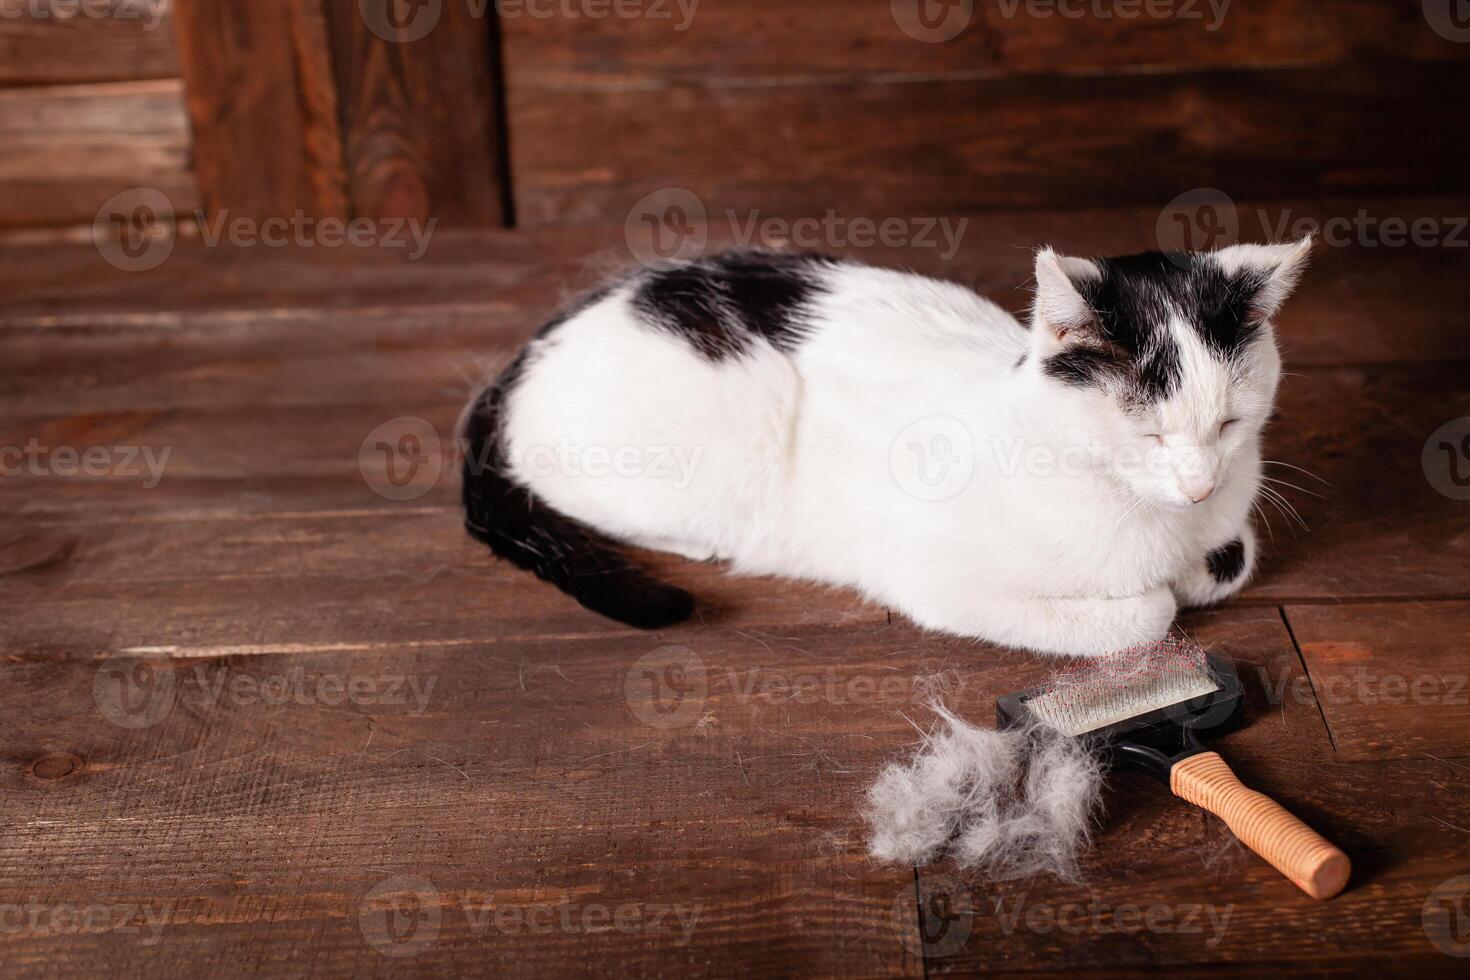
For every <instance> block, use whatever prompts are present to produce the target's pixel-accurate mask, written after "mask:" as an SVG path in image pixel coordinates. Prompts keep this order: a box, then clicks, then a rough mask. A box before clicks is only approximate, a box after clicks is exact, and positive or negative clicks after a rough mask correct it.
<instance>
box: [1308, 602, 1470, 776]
mask: <svg viewBox="0 0 1470 980" xmlns="http://www.w3.org/2000/svg"><path fill="white" fill-rule="evenodd" d="M1286 615H1287V618H1288V620H1289V621H1290V623H1291V628H1292V631H1293V634H1294V635H1295V637H1296V642H1297V645H1298V646H1299V647H1300V648H1301V652H1302V657H1303V658H1304V659H1305V660H1306V664H1307V669H1308V671H1310V673H1311V683H1312V687H1313V690H1314V691H1315V693H1316V698H1317V701H1318V703H1320V704H1321V706H1322V712H1323V714H1324V715H1325V716H1326V719H1327V724H1328V726H1329V727H1330V728H1331V729H1332V741H1333V744H1334V745H1335V746H1336V748H1337V756H1338V758H1340V759H1348V760H1354V761H1356V760H1368V759H1415V758H1420V759H1422V758H1425V757H1426V756H1427V757H1435V756H1452V757H1453V756H1465V755H1470V711H1467V710H1466V708H1467V707H1470V664H1467V661H1466V658H1465V649H1464V638H1465V636H1466V635H1467V633H1470V603H1467V602H1413V603H1395V604H1370V605H1364V604H1358V603H1354V604H1352V605H1346V606H1335V605H1334V606H1288V607H1287V609H1286Z"/></svg>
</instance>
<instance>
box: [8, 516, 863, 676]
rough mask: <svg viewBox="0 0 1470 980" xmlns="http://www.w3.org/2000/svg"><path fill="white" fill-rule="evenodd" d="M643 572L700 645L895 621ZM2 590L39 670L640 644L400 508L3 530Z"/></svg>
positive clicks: (740, 581)
mask: <svg viewBox="0 0 1470 980" xmlns="http://www.w3.org/2000/svg"><path fill="white" fill-rule="evenodd" d="M451 489H452V488H451V487H446V490H451ZM444 496H449V494H448V493H446V494H444ZM434 499H436V500H439V499H442V498H441V497H438V496H436V497H435V498H434ZM637 557H638V560H639V561H640V562H641V563H644V564H646V565H647V566H648V567H649V568H651V569H653V570H654V571H656V572H657V573H658V574H659V575H660V576H661V577H663V578H665V579H666V580H668V581H670V582H674V583H676V584H679V585H681V586H683V587H685V588H687V589H689V590H690V591H692V592H693V593H694V595H695V597H696V599H697V600H698V608H697V611H696V615H695V617H694V619H693V620H691V621H690V623H689V624H687V625H685V626H681V627H679V628H677V629H673V630H670V631H668V634H667V638H669V642H673V641H674V639H677V638H679V637H684V638H685V639H687V640H690V641H691V642H692V640H693V638H694V637H698V636H700V635H703V634H704V633H705V632H707V631H708V630H709V629H710V628H714V627H752V626H755V627H780V628H783V629H784V628H785V627H787V626H791V625H809V624H821V623H827V624H835V623H886V622H887V621H888V614H887V612H886V611H885V610H884V609H883V608H882V607H881V606H877V605H873V604H870V603H867V602H865V601H863V599H862V598H861V597H859V596H857V595H856V594H854V593H851V592H847V591H844V590H837V589H826V588H821V587H817V586H811V585H801V584H796V583H790V582H778V581H775V580H772V579H766V578H736V577H733V576H730V575H729V574H727V572H726V571H725V569H724V567H723V566H721V565H718V564H714V563H693V562H687V561H683V560H681V559H678V558H675V557H673V556H670V555H649V554H642V553H640V554H638V556H637ZM0 580H3V581H4V583H5V591H4V595H3V597H0V619H3V623H0V644H3V650H4V652H5V653H9V654H17V655H19V654H24V655H27V656H38V657H62V658H76V657H91V656H98V655H104V654H110V653H115V652H117V651H119V650H127V649H135V648H144V647H146V648H158V647H171V648H177V649H178V650H179V651H181V652H180V654H179V655H181V656H184V655H187V656H196V655H204V654H207V653H209V652H210V651H216V650H247V649H248V650H264V651H272V650H277V651H279V650H291V649H301V648H306V647H312V646H318V647H322V648H323V649H334V648H338V647H340V648H342V649H369V650H379V649H383V648H385V647H388V646H392V645H395V644H396V645H406V646H414V645H419V644H431V645H433V644H439V645H443V646H446V647H448V648H458V647H463V646H466V645H473V644H475V643H488V642H499V641H500V640H502V639H505V638H508V637H515V636H547V635H558V636H573V635H580V634H598V633H637V631H636V630H633V629H631V628H630V627H626V626H623V625H622V624H620V623H616V622H613V621H611V620H607V619H603V618H602V617H600V616H597V615H595V614H593V613H591V612H588V611H587V610H585V609H583V608H582V607H581V606H579V605H577V603H576V602H575V601H573V600H572V599H570V598H568V597H567V596H565V595H563V594H562V593H561V592H558V591H557V590H556V589H555V588H553V587H552V586H550V585H547V584H545V583H544V582H541V581H540V580H539V579H537V578H536V577H535V576H533V575H531V574H530V573H528V572H522V571H520V570H519V569H516V568H514V567H513V566H511V565H509V564H508V563H506V562H503V561H501V560H499V559H497V558H495V557H494V556H493V555H492V554H491V553H490V551H489V550H488V549H487V548H485V546H484V545H482V544H480V543H478V542H476V541H472V540H471V539H470V537H469V536H468V535H467V534H466V533H465V531H464V527H463V520H462V518H461V515H460V514H459V512H458V510H457V509H456V508H454V507H453V506H449V505H444V506H437V507H421V506H417V502H405V503H403V504H400V505H397V506H396V507H395V505H394V504H393V502H391V501H386V500H382V499H379V501H378V507H377V508H376V509H374V510H368V509H364V510H357V511H348V510H344V511H339V512H337V513H327V514H319V515H313V514H308V513H298V514H289V515H277V516H263V517H249V516H241V517H237V518H231V519H228V520H187V519H181V518H180V517H178V516H176V515H167V516H165V518H164V519H163V520H156V521H128V522H123V523H103V522H95V523H93V522H87V523H81V522H78V523H74V524H66V525H53V526H46V527H40V526H22V525H16V524H12V525H9V526H7V527H6V528H5V529H4V530H0ZM681 642H682V641H681ZM197 651H203V653H202V654H201V653H197Z"/></svg>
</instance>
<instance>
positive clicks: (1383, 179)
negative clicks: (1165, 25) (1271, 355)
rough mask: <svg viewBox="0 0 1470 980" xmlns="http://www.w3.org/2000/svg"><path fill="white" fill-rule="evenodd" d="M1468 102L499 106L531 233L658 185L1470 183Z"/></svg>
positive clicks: (849, 96) (867, 199)
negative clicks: (1463, 115) (1410, 150)
mask: <svg viewBox="0 0 1470 980" xmlns="http://www.w3.org/2000/svg"><path fill="white" fill-rule="evenodd" d="M1424 91H1435V92H1437V93H1440V97H1437V98H1436V99H1434V100H1432V101H1429V102H1425V101H1423V100H1422V99H1420V98H1419V93H1422V92H1424ZM1467 96H1470V73H1467V72H1465V71H1464V69H1463V68H1462V67H1461V66H1460V65H1458V64H1456V63H1426V64H1403V65H1395V66H1384V67H1377V66H1375V67H1371V68H1370V67H1368V66H1360V65H1354V66H1346V67H1332V68H1321V69H1317V68H1313V69H1293V68H1283V69H1272V70H1267V71H1235V72H1227V71H1218V72H1200V73H1189V74H1170V75H1161V76H1155V75H1129V76H1109V77H1104V78H1062V77H1051V78H1045V79H1037V78H1032V77H1027V78H1020V79H1013V78H1001V79H986V80H977V81H969V80H967V81H956V80H953V79H946V78H943V77H941V78H938V79H929V78H923V79H919V80H915V81H913V82H911V83H905V84H901V85H864V84H855V83H854V84H849V83H846V82H836V83H814V84H810V85H801V86H776V87H771V88H768V87H764V86H756V87H740V86H735V87H721V88H697V89H695V88H683V87H677V88H672V89H669V90H667V91H662V92H659V93H658V94H657V96H656V97H655V96H652V95H651V94H650V93H648V92H643V91H638V90H622V89H608V90H599V91H590V92H588V91H569V92H556V91H550V90H540V91H527V90H524V89H517V88H515V87H514V86H513V85H512V86H511V88H510V90H509V103H508V112H509V118H510V127H511V131H512V132H513V133H515V134H516V138H515V139H514V140H513V141H512V146H511V154H512V160H513V175H514V181H513V183H514V186H515V194H516V213H517V215H518V217H519V219H520V221H521V222H522V223H523V224H525V225H526V226H528V227H538V226H543V225H549V224H575V223H590V222H597V221H617V222H621V221H622V220H623V219H624V218H626V217H627V216H628V214H629V212H630V211H631V210H632V209H633V208H634V205H635V204H636V203H637V202H638V201H639V200H640V199H641V198H643V197H644V196H645V195H648V194H650V193H653V192H654V191H657V190H659V189H662V188H670V187H676V188H684V189H687V190H688V191H690V192H692V193H693V194H695V195H697V196H698V197H699V198H700V199H701V200H702V201H703V203H704V208H705V210H706V211H707V212H709V213H713V214H716V215H723V214H724V213H725V212H726V211H727V210H734V211H735V212H737V213H738V214H739V215H741V216H743V217H748V216H749V215H750V214H752V213H755V212H759V213H762V214H766V215H786V216H793V215H816V216H821V215H824V214H825V213H826V212H827V211H828V210H829V209H832V210H835V211H836V212H837V213H838V214H839V215H845V216H847V217H848V218H849V219H851V218H852V217H855V216H865V217H867V218H869V219H877V220H881V219H883V218H886V217H889V216H919V215H931V216H932V215H940V214H954V213H966V212H974V211H985V210H994V209H1001V208H1017V209H1020V208H1046V207H1053V208H1056V207H1088V206H1103V205H1107V206H1116V205H1119V204H1142V203H1148V202H1155V203H1160V204H1161V203H1162V202H1163V201H1167V200H1168V199H1170V198H1172V197H1174V196H1175V195H1177V194H1182V193H1184V192H1186V191H1189V190H1191V189H1194V188H1202V187H1218V188H1220V189H1222V190H1224V191H1225V192H1226V193H1228V194H1230V195H1231V196H1233V197H1237V198H1243V197H1277V196H1294V195H1312V194H1326V193H1349V192H1352V193H1366V192H1373V191H1385V190H1400V191H1412V190H1419V191H1438V190H1450V189H1463V188H1464V187H1465V176H1464V173H1465V172H1464V168H1463V167H1461V166H1460V164H1459V162H1460V160H1461V159H1463V157H1464V151H1465V146H1464V145H1463V139H1462V134H1463V132H1464V129H1463V127H1460V126H1459V125H1458V120H1459V115H1458V108H1457V107H1458V106H1459V105H1460V104H1462V103H1463V101H1464V100H1465V99H1466V97H1467ZM1406 105H1414V106H1415V109H1414V111H1413V112H1406V111H1404V108H1403V107H1404V106H1406ZM977 107H983V111H979V110H977ZM1306 134H1310V138H1307V136H1306ZM1403 146H1415V147H1417V148H1419V152H1416V153H1415V154H1413V155H1411V156H1406V155H1404V154H1402V153H1401V152H1399V148H1400V147H1403ZM772 161H780V164H779V168H777V167H775V166H774V165H773V164H772ZM1283 161H1290V164H1289V165H1285V164H1283Z"/></svg>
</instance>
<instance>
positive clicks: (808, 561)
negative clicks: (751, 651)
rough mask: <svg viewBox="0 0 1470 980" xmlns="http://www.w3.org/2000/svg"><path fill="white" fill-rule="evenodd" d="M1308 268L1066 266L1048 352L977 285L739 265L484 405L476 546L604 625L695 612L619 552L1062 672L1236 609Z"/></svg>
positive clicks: (631, 310)
mask: <svg viewBox="0 0 1470 980" xmlns="http://www.w3.org/2000/svg"><path fill="white" fill-rule="evenodd" d="M1310 249H1311V242H1310V240H1303V241H1301V242H1297V243H1295V244H1285V245H1235V246H1231V247H1229V248H1225V249H1222V250H1220V251H1217V252H1213V253H1188V254H1167V255H1166V254H1163V253H1158V252H1150V253H1146V254H1142V255H1132V256H1127V257H1123V258H1111V259H1097V260H1089V259H1081V258H1069V257H1065V256H1061V255H1057V254H1056V253H1054V252H1053V251H1051V250H1050V249H1042V250H1041V251H1040V252H1039V253H1038V254H1037V256H1036V299H1035V305H1034V307H1033V310H1032V316H1031V320H1032V323H1031V327H1030V329H1029V330H1028V329H1027V328H1026V327H1025V326H1023V325H1022V324H1021V323H1019V322H1017V320H1016V319H1015V318H1013V317H1012V316H1010V315H1009V314H1008V313H1006V312H1005V311H1004V310H1002V309H1001V308H1000V307H998V306H996V305H995V304H993V303H991V302H989V301H988V300H985V299H983V298H981V297H980V296H978V295H976V294H975V293H974V292H972V291H971V290H969V289H966V288H963V287H961V286H959V285H955V284H953V283H948V282H941V281H937V280H934V279H929V278H925V277H923V276H918V275H912V274H908V273H903V272H896V271H891V270H888V269H880V268H874V267H871V266H867V265H863V264H860V263H858V262H853V261H845V260H835V259H830V258H825V257H818V256H808V255H786V254H774V253H764V252H762V253H754V252H735V253H729V254H724V255H720V256H717V257H713V258H708V259H704V260H700V261H697V262H687V263H678V264H671V265H669V266H667V267H664V268H657V269H651V270H643V271H640V272H637V273H635V274H632V275H630V276H629V277H627V278H625V279H623V280H621V281H619V282H616V283H614V284H613V285H610V286H608V287H606V288H604V289H603V290H601V291H599V292H598V293H596V294H595V295H592V296H589V297H587V298H586V299H584V300H583V301H582V302H581V303H579V304H577V305H575V306H574V307H573V308H571V309H569V310H567V311H566V312H565V313H563V314H562V315H560V316H559V317H557V318H556V319H555V320H554V321H552V322H551V323H549V324H547V326H546V327H545V328H544V329H543V330H542V331H541V332H540V334H538V335H537V337H536V339H535V340H533V341H532V342H531V343H530V344H529V345H528V346H527V347H526V348H525V350H524V351H522V352H521V354H520V356H519V357H517V358H516V360H515V361H514V363H513V364H512V365H511V366H510V367H509V368H508V369H507V370H506V371H505V373H504V374H502V375H501V376H500V378H499V379H498V380H497V381H496V382H495V383H494V384H493V385H492V386H491V387H490V388H488V389H487V390H486V391H484V392H483V393H482V394H481V395H480V396H479V397H478V398H477V399H476V400H475V401H474V402H473V403H472V404H471V406H470V408H469V411H468V415H467V419H466V423H465V424H466V432H465V435H466V441H465V443H464V445H465V446H466V460H465V473H464V503H465V507H466V512H467V513H466V519H467V523H468V527H469V530H470V532H471V533H472V534H473V535H474V536H475V537H477V538H479V539H480V540H482V541H485V542H486V543H488V544H489V545H490V547H491V548H493V549H494V550H495V552H496V553H497V554H499V555H502V556H504V557H505V558H508V559H510V560H511V561H513V562H515V563H516V564H517V565H520V566H521V567H523V568H527V569H530V570H531V571H533V572H535V573H536V574H537V575H539V576H541V577H542V578H543V579H546V580H547V581H550V582H552V583H553V584H555V585H556V586H558V587H559V588H561V589H563V590H565V591H566V592H568V593H570V594H571V595H572V596H574V597H575V598H576V599H577V600H578V601H580V602H581V603H582V604H583V605H585V606H587V607H588V608H589V609H592V610H595V611H596V612H599V613H602V614H603V615H606V616H610V617H612V618H614V619H618V620H621V621H623V622H626V623H630V624H633V625H635V626H641V627H647V628H654V627H659V626H662V625H666V624H670V623H673V622H676V621H678V620H681V619H683V618H685V617H687V616H688V615H690V613H691V612H692V610H693V600H692V598H691V597H690V596H689V594H688V593H686V592H684V591H683V590H681V589H677V588H674V587H672V586H669V585H666V584H664V583H661V582H658V581H656V580H655V579H653V578H652V577H650V576H649V575H648V574H647V573H645V572H644V571H642V570H641V569H640V568H638V567H637V566H636V565H635V564H633V563H632V562H630V561H629V560H628V559H627V558H625V557H624V556H623V555H622V554H621V552H620V551H619V550H618V547H617V545H616V544H615V542H626V543H630V544H633V545H637V546H641V547H645V548H653V549H658V550H662V551H670V552H676V553H678V554H680V555H684V556H687V557H689V558H693V559H724V560H727V561H729V562H730V565H731V567H732V569H733V570H734V571H736V572H739V573H752V574H773V575H782V576H788V577H791V578H799V579H807V580H811V581H816V582H824V583H829V584H832V585H837V586H849V587H852V588H855V589H858V590H860V591H861V592H863V593H864V594H866V595H867V596H869V597H871V598H872V599H874V600H875V601H877V602H880V603H886V604H888V605H890V606H892V607H894V608H896V609H898V610H900V611H901V612H903V613H904V614H905V615H907V616H908V617H910V618H911V619H913V620H914V621H915V622H917V623H919V624H921V625H923V626H925V627H929V628H931V629H935V630H940V631H943V632H945V633H952V634H958V635H962V636H969V637H977V638H980V639H984V640H988V641H991V642H994V643H1000V644H1006V645H1010V646H1016V647H1023V648H1027V649H1031V650H1037V651H1043V652H1048V653H1058V654H1101V653H1104V652H1109V651H1115V650H1119V649H1123V648H1127V647H1130V646H1133V645H1136V644H1139V643H1144V642H1149V641H1152V640H1156V639H1158V638H1160V637H1162V636H1164V635H1165V633H1166V632H1167V631H1168V629H1169V627H1170V625H1171V623H1172V621H1173V619H1174V615H1175V612H1176V608H1177V606H1178V605H1179V604H1181V603H1182V604H1185V605H1204V604H1208V603H1212V602H1216V601H1218V600H1220V599H1223V598H1225V597H1226V596H1229V595H1231V594H1233V593H1234V592H1236V591H1237V590H1238V589H1240V587H1241V586H1242V585H1243V584H1244V582H1245V580H1246V579H1247V577H1248V576H1249V575H1250V572H1251V569H1252V566H1253V564H1254V561H1255V550H1256V549H1255V538H1254V536H1253V535H1252V533H1251V527H1250V512H1251V506H1252V502H1253V500H1254V498H1255V496H1256V493H1257V488H1258V486H1259V484H1260V480H1261V463H1260V435H1261V429H1262V426H1263V425H1264V424H1265V422H1266V420H1267V418H1268V416H1269V415H1270V414H1271V410H1272V404H1273V401H1274V398H1275V394H1276V386H1277V382H1278V379H1279V377H1280V374H1281V359H1280V356H1279V354H1278V352H1277V349H1276V342H1275V338H1274V333H1273V328H1272V326H1271V318H1272V316H1273V315H1274V314H1275V313H1276V311H1277V309H1278V308H1279V307H1280V305H1281V303H1282V302H1283V300H1285V299H1286V297H1287V295H1288V294H1289V293H1290V292H1291V290H1292V288H1293V286H1294V285H1295V283H1296V280H1297V277H1298V275H1299V274H1300V272H1301V270H1302V268H1303V265H1304V263H1305V260H1306V258H1307V255H1308V253H1309V251H1310Z"/></svg>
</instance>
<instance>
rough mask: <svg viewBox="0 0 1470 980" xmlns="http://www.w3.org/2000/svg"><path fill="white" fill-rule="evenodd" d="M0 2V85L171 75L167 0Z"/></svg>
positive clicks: (174, 61)
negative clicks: (68, 14)
mask: <svg viewBox="0 0 1470 980" xmlns="http://www.w3.org/2000/svg"><path fill="white" fill-rule="evenodd" d="M71 6H72V7H73V8H74V9H75V10H76V11H77V12H75V13H72V14H71V15H70V16H66V15H64V14H63V13H62V12H63V11H65V10H67V9H68V5H65V4H36V3H29V2H25V0H4V2H3V3H0V12H3V14H4V16H3V17H0V85H61V84H67V83H75V82H126V81H138V80H140V79H145V78H177V77H178V75H179V63H178V56H177V54H176V53H175V49H174V32H173V6H172V4H171V3H170V0H150V2H146V3H143V2H139V0H91V2H89V3H87V4H85V5H71Z"/></svg>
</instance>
